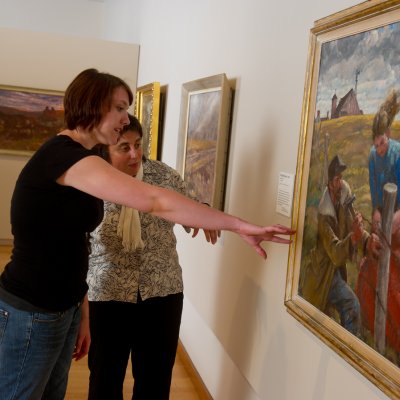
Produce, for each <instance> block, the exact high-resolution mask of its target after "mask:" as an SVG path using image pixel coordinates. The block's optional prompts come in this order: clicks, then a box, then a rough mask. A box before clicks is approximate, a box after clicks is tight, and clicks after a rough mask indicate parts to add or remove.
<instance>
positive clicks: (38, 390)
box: [0, 300, 81, 400]
mask: <svg viewBox="0 0 400 400" xmlns="http://www.w3.org/2000/svg"><path fill="white" fill-rule="evenodd" d="M80 319H81V310H80V306H79V305H77V306H74V307H72V308H70V309H68V310H67V311H64V312H54V313H39V312H28V311H21V310H18V309H16V308H13V307H11V306H10V305H8V304H7V303H5V302H4V301H1V300H0V399H1V400H28V399H29V400H40V399H43V400H44V399H51V400H58V399H60V400H61V399H64V396H65V392H66V389H67V381H68V372H69V368H70V365H71V361H72V352H73V350H74V347H75V343H76V338H77V334H78V329H79V325H80Z"/></svg>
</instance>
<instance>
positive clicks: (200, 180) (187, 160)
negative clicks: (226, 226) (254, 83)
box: [177, 74, 232, 210]
mask: <svg viewBox="0 0 400 400" xmlns="http://www.w3.org/2000/svg"><path fill="white" fill-rule="evenodd" d="M231 108H232V89H231V87H230V85H229V81H228V79H227V77H226V75H225V74H219V75H214V76H209V77H206V78H202V79H198V80H195V81H191V82H186V83H184V84H183V85H182V98H181V111H180V122H179V139H178V153H177V170H178V172H180V174H181V175H182V177H183V179H184V180H185V181H186V183H187V185H188V188H189V192H190V193H191V194H192V195H193V196H196V197H197V198H198V199H199V201H201V202H203V203H207V204H209V205H211V206H212V207H214V208H218V209H220V210H223V208H224V195H225V180H226V172H227V163H228V148H229V133H230V120H231Z"/></svg>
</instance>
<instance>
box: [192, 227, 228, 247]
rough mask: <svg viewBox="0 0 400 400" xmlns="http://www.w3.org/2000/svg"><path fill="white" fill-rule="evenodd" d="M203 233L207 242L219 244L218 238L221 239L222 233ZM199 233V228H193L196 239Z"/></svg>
mask: <svg viewBox="0 0 400 400" xmlns="http://www.w3.org/2000/svg"><path fill="white" fill-rule="evenodd" d="M203 232H204V236H205V238H206V240H207V242H211V243H212V244H215V243H217V241H218V238H220V237H221V231H216V230H211V229H203ZM198 233H199V228H193V233H192V237H196V236H197V234H198Z"/></svg>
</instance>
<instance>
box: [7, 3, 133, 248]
mask: <svg viewBox="0 0 400 400" xmlns="http://www.w3.org/2000/svg"><path fill="white" fill-rule="evenodd" d="M117 3H120V4H121V6H124V4H125V3H126V1H122V0H119V1H117V2H115V3H114V4H115V5H116V6H117ZM0 10H1V11H0V57H1V62H0V84H3V85H13V86H21V87H31V88H41V89H52V90H61V91H63V90H65V89H66V87H67V86H68V84H69V82H70V81H71V80H72V79H73V78H74V77H75V76H76V75H77V74H78V73H79V72H80V71H82V70H83V69H85V68H90V67H95V68H98V69H99V70H101V71H106V72H110V73H113V74H115V75H117V76H120V77H121V78H123V79H125V80H126V82H127V83H128V84H129V85H130V87H131V88H132V90H133V91H135V90H136V80H137V66H138V59H139V45H138V44H134V43H135V41H136V43H137V39H138V38H137V32H136V25H135V24H132V22H131V21H132V20H133V17H132V14H131V13H123V12H121V10H119V13H120V14H121V18H120V17H119V16H118V18H117V16H116V15H115V13H116V10H118V8H117V7H115V8H113V7H110V6H107V5H106V4H104V3H103V2H98V1H77V0H73V1H69V2H65V1H62V2H61V1H58V0H46V1H45V0H39V1H34V2H33V1H28V0H26V1H22V0H11V1H8V0H0ZM106 39H107V40H106ZM55 133H56V132H55ZM27 159H28V157H24V156H9V155H7V156H5V155H0V171H2V174H1V175H2V176H1V178H0V183H1V184H0V187H1V192H0V241H1V242H3V241H10V240H11V239H12V235H11V227H10V222H9V220H10V218H9V210H10V200H11V195H12V191H13V189H14V184H15V180H16V178H17V177H18V175H19V172H20V171H21V169H22V168H23V166H24V165H25V163H26V161H27ZM4 171H6V173H4Z"/></svg>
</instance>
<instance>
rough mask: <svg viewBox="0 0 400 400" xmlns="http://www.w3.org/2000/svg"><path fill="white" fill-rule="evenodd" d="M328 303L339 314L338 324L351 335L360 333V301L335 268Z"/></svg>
mask: <svg viewBox="0 0 400 400" xmlns="http://www.w3.org/2000/svg"><path fill="white" fill-rule="evenodd" d="M328 304H331V305H332V306H333V307H335V309H336V310H337V312H338V313H339V315H340V325H342V326H343V327H344V328H346V329H347V330H348V331H349V332H351V333H352V334H353V335H356V336H359V335H360V323H361V317H360V302H359V301H358V298H357V296H356V294H355V293H354V292H353V291H352V290H351V288H350V286H349V285H348V284H347V283H346V281H345V280H344V279H343V278H342V275H341V274H340V271H339V270H338V269H336V271H335V274H334V275H333V280H332V284H331V288H330V290H329V294H328Z"/></svg>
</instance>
